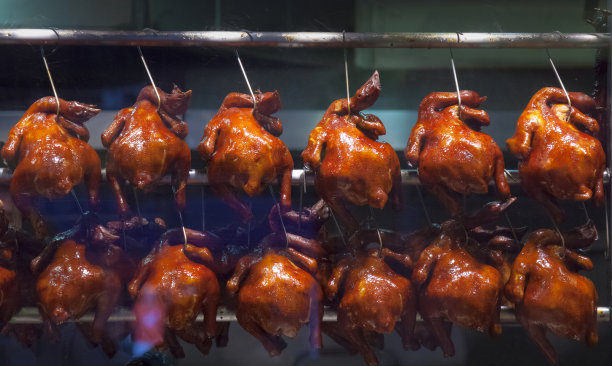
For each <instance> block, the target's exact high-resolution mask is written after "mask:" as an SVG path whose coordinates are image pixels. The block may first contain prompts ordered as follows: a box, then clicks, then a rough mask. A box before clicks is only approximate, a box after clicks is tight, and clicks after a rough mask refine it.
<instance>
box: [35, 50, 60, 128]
mask: <svg viewBox="0 0 612 366" xmlns="http://www.w3.org/2000/svg"><path fill="white" fill-rule="evenodd" d="M40 55H41V56H42V60H43V63H44V64H45V70H47V76H48V77H49V82H50V83H51V89H52V90H53V95H54V96H55V104H57V112H56V115H55V118H58V117H59V113H60V102H59V97H58V96H57V90H56V89H55V83H54V82H53V77H51V70H49V64H48V63H47V57H45V50H44V49H43V47H42V46H40Z"/></svg>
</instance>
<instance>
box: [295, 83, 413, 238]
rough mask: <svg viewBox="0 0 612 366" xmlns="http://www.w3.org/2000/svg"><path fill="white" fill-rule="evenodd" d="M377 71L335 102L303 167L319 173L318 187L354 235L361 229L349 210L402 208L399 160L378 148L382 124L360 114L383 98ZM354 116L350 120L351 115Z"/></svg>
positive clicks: (313, 136)
mask: <svg viewBox="0 0 612 366" xmlns="http://www.w3.org/2000/svg"><path fill="white" fill-rule="evenodd" d="M380 88H381V86H380V79H379V76H378V71H376V72H374V74H373V75H372V77H371V78H370V79H369V80H368V81H367V82H366V83H365V84H363V86H362V87H361V88H359V90H357V92H356V93H355V95H354V96H352V97H351V98H350V108H349V106H348V102H347V99H346V98H344V99H338V100H336V101H334V102H333V103H332V104H331V105H330V106H329V108H327V111H326V112H325V114H324V115H323V118H322V119H321V121H320V122H319V123H318V124H317V126H316V127H315V128H314V130H312V132H311V133H310V137H309V138H308V145H307V146H306V149H305V150H304V152H302V159H303V160H304V164H305V165H306V166H307V167H308V168H310V169H312V170H313V171H314V172H315V187H316V189H317V192H318V193H319V195H320V196H321V197H322V198H323V199H324V200H325V202H326V203H327V204H328V205H329V207H330V208H331V209H332V210H333V211H334V212H335V213H336V214H337V215H338V216H339V217H340V218H341V219H342V221H343V222H344V223H345V224H346V226H347V228H348V231H349V232H350V233H351V234H352V233H354V232H356V231H357V229H358V228H359V224H358V222H357V220H355V218H354V217H353V215H352V214H351V213H350V212H349V211H348V209H347V208H346V206H345V203H346V202H347V201H349V202H352V203H354V204H356V205H359V206H363V205H368V206H370V207H374V208H383V207H384V206H385V204H386V203H387V200H388V199H390V200H391V201H390V202H391V205H392V206H393V208H394V209H396V210H399V209H400V208H401V175H400V165H399V159H398V157H397V154H396V153H395V151H394V150H393V147H391V145H390V144H388V143H382V142H378V141H377V139H378V136H381V135H384V134H385V133H386V130H385V126H384V125H383V124H382V122H381V121H380V119H378V117H376V116H375V115H372V114H366V115H362V114H361V113H360V112H361V111H363V110H364V109H366V108H369V107H371V106H372V105H373V104H374V103H375V102H376V100H377V99H378V96H379V95H380ZM349 110H350V114H349Z"/></svg>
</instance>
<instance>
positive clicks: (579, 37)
mask: <svg viewBox="0 0 612 366" xmlns="http://www.w3.org/2000/svg"><path fill="white" fill-rule="evenodd" d="M611 39H612V36H611V35H610V34H609V33H561V32H550V33H460V34H457V33H455V32H449V33H345V36H344V41H343V37H342V32H248V33H247V32H241V31H229V32H226V31H194V32H191V31H184V32H180V31H178V32H161V31H156V30H152V29H147V30H140V31H114V30H85V29H83V30H78V29H49V28H47V29H40V28H37V29H26V28H16V29H10V28H4V29H0V44H28V45H31V44H52V45H82V46H166V47H168V46H172V47H191V46H198V47H203V46H223V47H226V46H227V47H245V46H246V47H331V48H339V47H348V48H448V47H452V48H474V47H486V48H546V47H549V48H599V47H605V48H608V47H610V41H611Z"/></svg>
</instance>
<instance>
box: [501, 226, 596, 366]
mask: <svg viewBox="0 0 612 366" xmlns="http://www.w3.org/2000/svg"><path fill="white" fill-rule="evenodd" d="M567 244H568V245H569V244H570V242H567ZM583 269H585V270H591V269H593V263H592V262H591V260H590V259H589V258H587V257H584V256H582V255H579V254H577V253H575V252H574V251H572V250H570V249H568V248H564V247H563V246H562V243H561V238H560V237H559V235H558V234H557V233H556V232H555V231H553V230H548V229H542V230H538V231H536V232H534V233H532V234H531V235H530V236H529V237H528V239H527V242H526V243H525V246H524V247H523V249H522V250H521V253H520V254H519V255H518V257H517V258H516V260H515V261H514V264H513V267H512V273H511V275H510V281H509V282H508V283H507V284H506V287H505V292H506V297H507V298H508V299H510V301H512V302H513V303H515V304H516V306H515V310H516V317H517V319H518V320H519V322H520V323H521V325H522V326H523V328H524V329H525V331H526V332H527V334H528V335H529V337H530V338H531V339H532V340H533V341H534V342H535V343H536V345H537V346H538V348H540V350H541V351H542V352H543V353H544V355H545V356H546V358H547V359H548V361H549V362H550V363H551V364H555V363H556V361H557V355H556V353H555V350H554V348H553V347H552V345H551V344H550V342H549V341H548V340H547V339H546V331H547V330H548V331H551V332H553V333H555V334H557V335H560V336H562V337H565V338H570V339H575V340H578V341H584V342H586V343H587V344H588V345H591V346H592V345H594V344H596V343H597V340H598V335H597V299H598V296H597V291H596V289H595V286H594V285H593V283H592V282H591V281H590V280H589V279H587V278H586V277H583V276H581V275H580V274H578V271H579V270H583Z"/></svg>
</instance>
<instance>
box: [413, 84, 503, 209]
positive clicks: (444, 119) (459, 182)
mask: <svg viewBox="0 0 612 366" xmlns="http://www.w3.org/2000/svg"><path fill="white" fill-rule="evenodd" d="M485 99H486V98H485V97H480V96H479V95H478V94H477V93H476V92H474V91H470V90H463V91H461V110H460V111H459V106H458V98H457V93H431V94H429V95H428V96H426V97H425V99H423V101H422V102H421V105H420V107H419V116H418V121H417V123H416V125H415V126H414V127H413V129H412V132H411V134H410V138H409V140H408V143H407V145H406V149H405V150H404V155H405V157H406V160H407V161H408V163H409V164H410V165H411V166H413V167H418V171H419V179H420V180H421V183H422V184H423V185H424V186H425V187H427V189H429V190H430V191H431V192H432V193H433V194H434V195H436V196H437V197H438V199H440V201H441V202H442V204H443V205H444V206H445V207H446V208H447V209H448V211H449V212H450V214H451V215H452V216H458V215H460V214H461V213H462V209H461V205H460V203H459V197H458V195H457V193H458V194H462V195H466V194H471V193H487V191H488V185H489V182H490V181H491V180H492V179H494V180H495V184H496V186H497V191H498V194H499V196H500V197H501V198H504V199H505V198H508V197H509V196H510V187H509V186H508V183H507V182H506V178H505V176H504V158H503V155H502V152H501V150H500V148H499V147H498V146H497V144H496V143H495V141H494V140H493V138H491V137H490V136H489V135H487V134H484V133H482V132H480V126H488V125H489V115H488V114H487V112H485V111H484V110H480V109H476V108H478V106H479V105H480V104H481V103H482V102H483V101H484V100H485Z"/></svg>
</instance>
